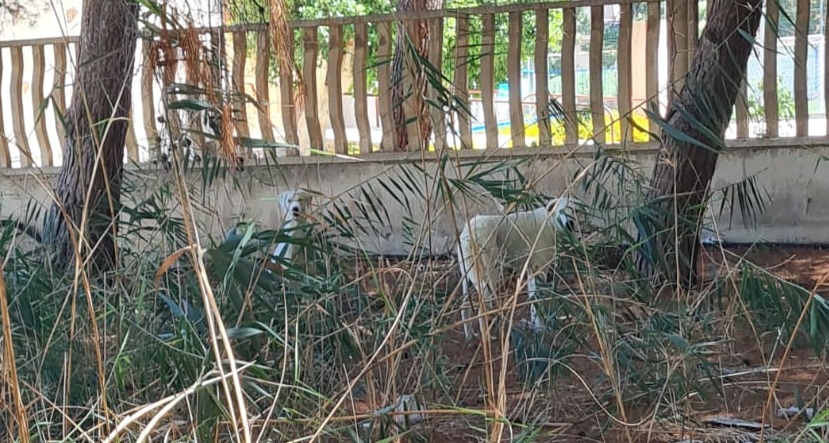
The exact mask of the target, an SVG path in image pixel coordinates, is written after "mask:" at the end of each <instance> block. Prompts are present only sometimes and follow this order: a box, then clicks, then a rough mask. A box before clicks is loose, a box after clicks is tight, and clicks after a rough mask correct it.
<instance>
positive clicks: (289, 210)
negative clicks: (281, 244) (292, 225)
mask: <svg viewBox="0 0 829 443" xmlns="http://www.w3.org/2000/svg"><path fill="white" fill-rule="evenodd" d="M311 198H312V196H311V194H309V193H308V192H305V191H302V190H293V191H285V192H283V193H281V194H279V208H280V210H281V211H282V217H283V218H284V220H285V221H288V220H297V219H301V218H304V217H305V216H306V215H307V214H308V212H309V209H310V206H311Z"/></svg>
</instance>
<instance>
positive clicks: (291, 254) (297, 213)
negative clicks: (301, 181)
mask: <svg viewBox="0 0 829 443" xmlns="http://www.w3.org/2000/svg"><path fill="white" fill-rule="evenodd" d="M312 197H313V196H312V195H311V194H310V193H308V192H306V191H303V190H293V191H285V192H283V193H281V194H279V196H278V197H277V200H278V202H279V209H280V211H281V212H282V226H281V228H280V229H281V230H286V231H287V232H286V234H287V235H289V236H291V237H293V238H295V237H296V236H297V235H300V234H301V233H300V232H299V231H300V227H301V225H302V224H303V223H306V222H307V221H308V220H309V218H308V216H309V214H310V207H311V201H312ZM299 247H300V246H299V245H297V244H296V243H288V242H279V243H277V244H276V246H275V247H274V249H273V252H272V253H271V255H272V256H273V257H277V258H282V259H283V260H285V261H286V262H291V261H292V260H294V259H295V258H296V257H297V253H298V252H299Z"/></svg>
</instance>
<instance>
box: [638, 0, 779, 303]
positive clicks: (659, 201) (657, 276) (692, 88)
mask: <svg viewBox="0 0 829 443" xmlns="http://www.w3.org/2000/svg"><path fill="white" fill-rule="evenodd" d="M762 5H763V1H762V0H714V2H713V5H712V7H711V10H710V12H709V17H710V18H709V20H708V23H707V24H706V26H705V29H704V30H703V32H702V36H701V37H700V40H699V46H698V48H697V52H696V56H695V57H694V60H693V63H692V65H691V67H690V70H689V72H688V76H687V77H686V79H685V84H684V86H683V88H682V90H681V91H680V93H679V94H678V95H677V96H676V97H675V98H674V100H673V102H672V103H671V107H670V109H669V111H668V114H667V116H666V118H665V122H666V126H667V127H671V128H673V129H665V130H663V132H662V149H661V151H660V153H659V155H658V157H657V160H656V165H655V166H654V169H653V175H652V177H651V181H650V188H649V190H648V192H647V196H646V202H647V203H646V205H645V207H644V209H645V210H644V211H643V212H642V213H641V214H640V215H639V216H638V217H636V218H637V220H638V222H639V223H638V226H637V227H638V231H639V232H638V235H639V239H638V240H639V241H638V242H637V243H638V244H640V245H643V246H642V247H641V248H642V249H640V250H639V251H638V253H637V256H636V265H637V267H638V268H639V271H640V272H641V273H642V274H643V276H647V277H650V278H651V279H652V281H654V282H656V281H668V282H671V283H679V284H680V285H681V286H682V287H685V288H690V287H692V286H693V285H694V284H695V282H696V280H697V275H696V266H695V264H696V259H697V255H698V252H699V248H700V241H699V231H700V227H701V223H702V217H703V215H704V203H705V201H706V194H707V192H708V188H709V185H710V183H711V178H712V176H713V175H714V168H715V166H716V164H717V157H718V155H719V152H720V151H721V150H722V148H723V147H724V143H723V137H724V135H725V130H726V128H727V127H728V123H729V121H730V120H731V113H732V110H733V108H734V103H735V101H736V99H737V94H738V92H739V89H740V83H741V81H742V79H743V78H744V77H745V73H746V65H747V63H748V57H749V55H750V54H751V51H752V46H753V44H752V42H751V41H749V38H748V37H747V35H748V36H752V37H753V36H754V35H755V34H756V33H757V28H758V27H759V25H760V19H761V17H762V11H761V9H762ZM678 134H681V137H678ZM692 140H693V141H692Z"/></svg>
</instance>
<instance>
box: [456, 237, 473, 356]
mask: <svg viewBox="0 0 829 443" xmlns="http://www.w3.org/2000/svg"><path fill="white" fill-rule="evenodd" d="M464 243H465V242H462V243H461V244H459V245H458V266H459V267H460V270H461V292H462V298H461V320H463V335H464V336H465V337H466V339H467V340H469V339H470V338H471V337H472V335H473V332H472V327H471V326H470V325H469V321H468V320H469V317H470V312H469V310H470V303H471V301H470V300H469V283H470V281H471V280H472V276H470V274H469V270H468V269H467V266H466V264H467V263H466V260H467V258H466V254H465V253H464V249H465V247H464ZM473 284H474V282H473Z"/></svg>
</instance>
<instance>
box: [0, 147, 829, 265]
mask: <svg viewBox="0 0 829 443" xmlns="http://www.w3.org/2000/svg"><path fill="white" fill-rule="evenodd" d="M652 148H654V147H653V146H652ZM655 152H656V151H655V150H654V149H648V150H639V151H637V152H635V153H630V154H627V156H626V157H627V158H628V159H629V160H632V161H635V162H637V163H638V164H640V165H641V168H642V171H643V172H644V173H645V174H649V173H650V171H651V169H652V167H653V161H654V158H655ZM560 154H561V152H560V151H559V152H554V151H550V150H537V149H535V150H533V149H526V150H520V151H517V150H516V151H512V150H500V151H496V152H494V153H492V157H491V159H492V160H504V159H507V158H509V157H510V156H512V157H513V158H515V159H518V158H521V157H527V156H530V157H531V158H530V161H529V162H527V163H525V164H523V165H521V166H520V168H519V169H520V170H521V171H522V172H523V173H524V174H525V175H526V177H527V178H528V179H529V181H530V182H532V183H535V189H537V190H540V191H542V192H545V193H548V194H557V193H559V192H561V191H562V190H563V189H565V188H566V187H567V186H568V181H569V180H570V179H572V177H573V175H574V173H575V172H576V171H577V170H578V169H579V164H581V165H586V164H588V163H590V162H591V153H590V152H587V151H582V152H581V153H580V154H579V155H577V156H573V157H571V158H569V159H567V160H563V161H562V160H561V155H560ZM479 155H480V151H478V152H468V153H464V154H463V155H462V157H463V162H464V163H470V160H472V159H473V158H476V157H477V156H479ZM431 156H432V155H431V154H430V155H426V156H425V157H427V159H426V160H422V159H421V156H420V154H413V155H410V159H411V161H412V162H415V163H417V164H419V165H421V166H423V167H424V168H425V169H426V170H427V171H430V172H434V171H436V169H437V166H436V165H437V162H435V161H434V158H431V159H429V158H430V157H431ZM821 157H829V147H827V146H809V145H808V144H807V143H804V142H803V140H801V141H800V142H797V141H795V142H794V143H792V144H790V145H788V146H784V147H777V148H764V147H761V146H742V147H734V148H733V149H732V150H731V152H730V153H729V154H728V155H725V156H721V158H720V161H719V164H718V166H717V171H716V174H715V177H714V181H713V186H714V188H722V187H723V186H726V185H728V184H730V183H734V182H737V181H740V180H742V179H743V178H745V177H746V176H749V175H753V174H758V177H759V178H758V181H759V184H760V185H761V186H762V187H763V188H764V189H765V190H766V191H767V192H768V193H769V197H770V200H771V201H770V204H769V206H768V208H767V210H766V211H765V212H764V213H763V214H761V215H760V216H759V220H758V223H757V227H756V229H755V228H749V229H747V228H745V227H744V226H743V224H742V223H741V221H740V219H739V216H737V217H735V218H734V219H733V220H732V222H731V223H729V219H728V216H727V215H725V216H723V217H709V224H711V222H713V223H714V224H715V225H716V226H717V228H718V230H719V232H720V235H721V237H722V239H723V240H724V241H728V242H737V243H743V242H754V241H769V242H783V243H829V174H828V173H827V168H829V164H827V161H821ZM404 159H405V157H404V156H401V155H399V154H379V155H377V156H376V157H374V156H373V157H372V159H371V160H359V161H355V160H348V159H338V158H333V157H324V158H322V157H310V158H302V157H300V158H286V159H281V160H282V161H281V164H280V166H279V167H278V168H277V167H273V166H272V167H270V168H267V167H263V166H259V167H255V166H250V167H248V168H247V169H246V170H245V171H244V172H241V173H236V174H237V175H236V177H235V180H237V181H238V182H239V183H240V184H241V185H234V184H233V180H234V179H231V178H228V180H225V181H219V182H218V183H217V184H216V186H214V187H213V188H211V189H210V190H209V191H208V192H206V195H205V197H204V202H205V205H204V207H203V208H197V212H198V217H199V221H200V223H201V224H202V226H203V233H206V232H208V231H209V232H212V233H214V234H218V233H220V232H224V230H225V228H226V227H228V226H230V225H231V224H233V223H235V221H237V220H238V219H239V218H243V219H248V220H250V219H253V220H256V221H258V222H260V223H261V227H263V228H272V227H276V225H277V222H278V212H277V210H276V205H275V202H273V201H268V200H265V198H268V197H274V196H276V194H278V193H279V192H281V191H283V190H285V189H289V188H294V187H306V188H309V189H313V190H316V191H319V192H321V193H323V194H325V195H326V196H327V197H329V198H330V197H335V198H340V197H345V196H346V194H347V193H348V192H349V191H351V190H353V189H355V188H356V187H358V186H360V185H362V184H366V183H370V182H372V181H373V180H378V179H384V180H387V182H388V181H389V180H396V181H397V182H398V183H402V182H403V180H402V179H401V178H400V176H399V170H398V169H396V165H398V164H400V163H401V161H403V160H404ZM54 173H55V171H54V170H49V171H46V170H44V171H41V172H38V173H33V172H24V171H16V170H9V171H4V172H2V173H0V215H2V216H7V215H10V214H14V215H18V216H19V215H21V214H22V211H23V210H24V209H25V207H26V204H27V202H28V201H29V200H30V199H31V198H34V199H35V200H37V201H39V202H48V201H49V197H48V195H49V191H48V186H50V185H49V183H51V181H52V180H53V179H54V176H55V174H54ZM154 174H157V176H158V177H157V178H153V179H147V178H145V179H140V184H141V189H143V190H144V191H143V193H142V194H149V193H151V192H154V191H155V190H157V189H158V187H159V185H160V184H161V183H163V182H164V181H166V180H169V178H170V177H169V174H168V173H166V172H164V171H157V172H156V171H147V170H145V171H142V172H140V173H139V174H136V175H139V176H143V177H148V176H149V177H152V176H153V175H154ZM447 175H448V176H449V177H452V176H457V172H455V167H454V165H450V166H449V167H448V168H447ZM493 178H496V177H493ZM189 180H190V181H191V182H192V183H194V189H199V188H198V185H197V183H199V182H200V180H201V179H200V177H199V176H197V175H194V176H192V177H190V178H189ZM421 186H424V187H427V188H429V190H431V186H434V184H433V183H429V184H425V183H421ZM372 187H373V194H374V195H375V196H376V197H377V198H378V199H380V201H382V202H384V206H385V210H387V211H388V212H389V214H390V219H391V221H392V224H391V225H390V226H386V227H383V228H382V229H381V230H380V231H381V232H380V233H379V234H371V235H364V236H363V237H361V239H360V240H361V241H362V242H364V245H365V246H366V247H368V248H369V249H371V250H373V251H375V252H384V253H389V254H400V253H405V252H407V251H408V249H409V248H408V247H407V246H406V239H405V236H404V235H403V225H404V218H405V217H406V216H410V217H411V218H412V219H414V220H423V219H424V213H425V210H426V208H427V207H429V208H431V211H432V212H431V215H432V217H431V218H432V220H433V221H434V223H433V225H432V227H431V230H430V231H429V233H430V234H431V235H432V237H431V244H432V245H433V252H434V253H442V252H446V251H448V250H450V249H449V248H451V247H452V246H453V245H454V240H453V239H454V235H455V234H454V231H455V222H456V221H457V222H459V221H460V220H462V219H463V218H467V217H469V216H471V215H473V214H475V213H496V212H497V206H496V205H495V204H493V203H492V202H491V201H489V200H486V199H482V200H480V201H478V202H469V204H468V208H466V210H464V208H462V207H455V211H456V212H457V213H458V214H457V215H456V216H455V217H454V219H453V218H451V217H449V215H448V214H447V212H446V211H445V210H441V209H440V208H439V206H440V205H437V204H434V203H433V204H431V205H427V204H426V202H425V201H424V200H423V199H422V198H420V197H418V196H416V195H414V194H410V195H408V197H409V199H410V200H411V202H412V206H413V213H407V211H405V210H404V209H403V208H402V207H401V205H400V204H398V203H397V202H396V201H395V200H394V199H392V198H391V197H390V196H389V195H387V194H386V191H384V190H383V188H382V187H381V186H379V185H377V184H376V182H375V184H374V185H373V186H372ZM240 188H241V189H240ZM424 193H425V194H427V195H429V191H425V192H424ZM431 194H432V195H434V192H433V191H432V192H431ZM476 194H478V195H482V194H483V193H480V192H479V193H476ZM142 197H144V195H128V196H126V198H127V199H129V200H137V199H140V198H142ZM581 197H582V198H585V196H581ZM630 197H631V198H632V199H635V198H638V196H630ZM358 198H362V197H360V196H358ZM199 203H200V204H201V198H199ZM350 207H351V208H356V206H355V202H353V201H352V202H351V203H350ZM737 213H739V211H737ZM424 225H428V224H427V223H424Z"/></svg>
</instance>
